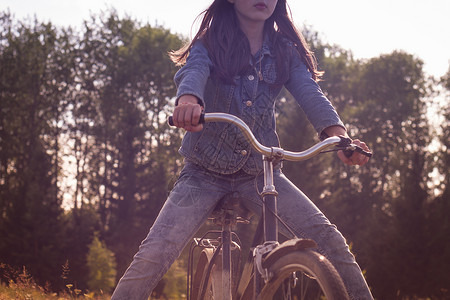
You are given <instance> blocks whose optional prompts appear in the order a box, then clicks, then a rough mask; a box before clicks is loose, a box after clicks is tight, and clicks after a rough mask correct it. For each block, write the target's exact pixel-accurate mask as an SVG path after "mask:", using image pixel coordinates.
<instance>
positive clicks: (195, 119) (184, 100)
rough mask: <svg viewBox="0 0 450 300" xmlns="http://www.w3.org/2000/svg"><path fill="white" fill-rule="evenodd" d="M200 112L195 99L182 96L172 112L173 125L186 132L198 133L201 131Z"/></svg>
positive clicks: (191, 96) (190, 96)
mask: <svg viewBox="0 0 450 300" xmlns="http://www.w3.org/2000/svg"><path fill="white" fill-rule="evenodd" d="M202 110H203V108H202V106H200V104H198V99H197V97H195V96H193V95H183V96H181V97H180V98H179V99H178V105H177V106H176V107H175V111H174V112H173V124H174V125H175V126H176V127H178V128H183V129H185V130H187V131H191V132H199V131H201V130H202V129H203V124H199V120H200V115H201V113H202Z"/></svg>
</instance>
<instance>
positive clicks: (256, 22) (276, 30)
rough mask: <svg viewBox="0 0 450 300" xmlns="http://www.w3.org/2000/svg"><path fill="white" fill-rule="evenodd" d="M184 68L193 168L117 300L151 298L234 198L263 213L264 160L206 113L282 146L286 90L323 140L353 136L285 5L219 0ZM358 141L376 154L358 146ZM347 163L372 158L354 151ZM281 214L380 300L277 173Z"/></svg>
mask: <svg viewBox="0 0 450 300" xmlns="http://www.w3.org/2000/svg"><path fill="white" fill-rule="evenodd" d="M172 57H173V60H174V61H175V62H176V63H178V64H180V65H183V67H182V68H181V69H180V70H179V71H178V72H177V74H176V76H175V83H176V84H177V87H178V91H177V100H176V107H175V111H174V115H173V121H174V124H175V125H176V126H177V127H179V128H183V129H185V130H186V131H187V132H186V134H185V137H184V139H183V142H182V145H181V148H180V154H181V155H183V156H184V158H185V166H184V168H183V170H182V172H181V174H180V177H179V179H178V181H177V183H176V184H175V187H174V188H173V190H172V192H171V193H170V195H169V197H168V199H167V201H166V203H165V204H164V207H163V208H162V209H161V212H160V214H159V216H158V218H157V219H156V221H155V223H154V224H153V226H152V228H151V229H150V232H149V234H148V236H147V237H146V238H145V239H144V241H143V242H142V244H141V246H140V248H139V251H138V252H137V253H136V255H135V256H134V259H133V262H132V263H131V264H130V266H129V268H128V269H127V271H126V272H125V274H124V276H123V277H122V278H121V280H120V282H119V284H118V286H117V287H116V290H115V291H114V294H113V297H112V299H147V298H148V296H149V295H150V293H151V291H152V289H153V288H154V287H155V285H156V284H157V283H158V281H159V280H160V279H161V278H162V276H163V275H164V274H165V273H166V272H167V270H168V269H169V267H170V265H171V264H172V263H173V262H174V261H175V259H176V258H177V257H178V256H179V255H180V253H181V251H182V250H183V248H184V247H185V245H186V244H187V243H188V241H189V240H190V239H191V238H192V236H193V235H194V234H195V232H196V231H197V230H198V229H199V227H200V226H201V225H202V224H203V223H204V222H205V220H206V219H207V217H208V216H209V214H210V213H211V212H212V210H213V209H214V207H215V206H216V204H217V202H218V201H219V200H220V199H221V198H222V197H223V196H224V195H226V194H229V193H232V192H239V194H240V196H241V198H242V199H243V205H245V206H246V207H247V208H248V209H250V210H252V211H253V212H254V213H256V214H261V202H260V198H259V195H258V193H257V192H256V191H255V189H254V181H255V176H256V177H258V178H257V180H262V179H261V178H260V177H261V176H260V171H261V168H262V160H261V155H260V154H258V153H256V152H255V151H254V150H252V148H251V147H250V145H249V144H248V143H247V142H246V141H245V139H244V137H243V136H242V135H240V134H239V133H238V131H237V129H234V128H232V127H230V126H226V125H224V124H218V123H208V124H205V125H202V124H199V117H200V114H201V112H202V111H204V112H225V113H230V114H233V115H236V116H238V117H239V118H241V119H242V120H244V121H245V123H246V124H247V125H248V126H249V127H250V129H251V130H252V132H253V134H254V135H255V137H256V138H257V139H258V140H259V141H260V143H261V144H263V145H265V146H269V147H270V146H278V145H279V141H278V137H277V134H276V131H275V114H274V106H275V100H276V98H277V95H278V94H279V92H280V91H281V89H282V87H283V86H284V87H285V88H286V89H287V90H288V91H289V92H290V93H291V94H292V95H293V97H294V98H295V99H296V101H297V102H298V104H299V106H300V107H301V108H302V109H303V110H304V112H305V113H306V115H307V117H308V119H309V121H310V122H311V123H312V125H313V126H314V128H315V129H316V131H317V132H318V134H319V135H320V136H321V137H323V136H336V135H344V136H347V132H346V129H345V127H344V125H343V123H342V121H341V120H340V118H339V116H338V114H337V113H336V110H335V109H334V107H333V106H332V105H331V103H330V101H329V100H328V99H327V98H326V97H325V96H324V95H323V93H322V91H321V90H320V88H319V86H318V84H317V81H318V80H319V78H320V76H321V72H319V71H318V70H317V66H316V62H315V59H314V56H313V53H312V52H311V51H310V50H309V49H308V46H307V45H306V43H305V41H304V38H303V37H302V35H301V34H300V33H299V32H298V31H297V30H296V29H295V27H294V25H293V23H292V20H291V19H290V17H289V15H288V9H287V3H286V0H278V1H277V0H215V1H213V3H212V4H211V5H210V7H209V8H208V9H207V10H206V11H205V12H204V16H203V20H202V23H201V26H200V29H199V31H198V33H197V34H196V36H195V37H194V39H193V40H192V42H191V43H190V44H189V45H188V46H187V47H185V48H183V49H180V50H179V51H177V52H174V53H172ZM353 143H354V144H356V145H358V146H360V147H361V148H363V149H364V150H369V149H368V147H367V146H366V145H365V144H364V143H363V142H360V141H359V140H354V141H353ZM338 156H339V158H340V159H341V160H342V161H343V162H344V163H345V164H348V165H364V164H365V163H367V161H368V158H367V157H366V156H363V155H361V154H359V153H356V152H355V153H354V154H353V155H352V156H351V157H350V158H347V157H346V156H345V155H344V154H343V153H342V152H338ZM274 181H275V185H276V186H277V190H278V193H279V194H278V214H279V216H280V217H281V218H282V219H283V221H284V222H285V223H286V224H287V225H289V226H290V227H291V228H292V229H293V230H294V231H295V233H296V234H297V236H299V237H302V238H310V239H313V240H314V241H316V243H317V244H318V250H319V252H320V253H321V254H323V255H324V256H325V257H327V258H328V259H329V260H330V261H331V263H332V264H333V265H334V267H335V268H336V270H337V271H338V272H339V274H340V275H341V277H342V279H343V281H344V284H345V285H346V288H347V291H348V293H349V295H350V297H351V298H353V299H372V296H371V294H370V291H369V288H368V286H367V284H366V282H365V280H364V277H363V275H362V272H361V270H360V268H359V266H358V264H357V263H356V261H355V258H354V256H353V255H352V254H351V253H350V251H349V248H348V245H347V244H346V241H345V239H344V237H343V236H342V234H341V233H340V232H339V231H338V230H337V229H336V227H335V226H334V225H332V224H331V223H330V222H329V221H328V219H327V218H326V217H325V216H324V215H323V213H322V212H321V211H320V210H319V209H318V208H317V207H316V206H315V205H314V204H313V202H312V201H311V200H310V199H308V198H307V197H306V196H305V195H304V194H303V193H302V192H301V191H300V190H299V189H298V188H297V187H295V186H294V185H293V184H292V183H291V182H290V181H289V180H288V179H287V178H286V177H285V176H284V175H283V173H282V171H281V167H280V166H278V168H277V169H276V170H275V172H274Z"/></svg>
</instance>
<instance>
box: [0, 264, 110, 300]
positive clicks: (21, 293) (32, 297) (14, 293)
mask: <svg viewBox="0 0 450 300" xmlns="http://www.w3.org/2000/svg"><path fill="white" fill-rule="evenodd" d="M0 270H2V273H3V274H2V275H3V276H2V277H3V279H4V280H5V282H0V300H9V299H20V300H66V299H67V300H68V299H97V300H103V299H110V298H111V296H110V295H106V294H103V293H102V292H101V291H100V292H99V293H94V292H89V291H82V290H79V289H76V288H74V286H73V285H72V284H67V285H66V289H65V290H64V291H62V292H60V293H55V292H52V291H50V289H49V287H45V286H44V287H42V286H40V285H38V284H37V283H36V282H35V281H34V280H33V278H32V276H31V275H30V274H29V273H28V272H27V270H26V269H25V268H23V269H22V270H21V271H17V270H14V269H13V268H11V267H9V266H8V265H6V264H0Z"/></svg>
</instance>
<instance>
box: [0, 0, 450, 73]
mask: <svg viewBox="0 0 450 300" xmlns="http://www.w3.org/2000/svg"><path fill="white" fill-rule="evenodd" d="M210 3H211V0H161V1H160V0H128V1H123V0H122V1H121V0H103V1H99V0H1V2H0V10H1V11H5V10H6V9H8V8H9V10H10V12H11V13H12V14H13V15H14V16H15V19H16V20H17V19H19V20H23V19H25V18H33V17H34V16H36V17H37V19H38V20H39V21H51V22H52V23H54V24H55V25H59V26H69V25H70V26H72V27H76V28H80V27H81V25H82V23H83V20H87V19H88V18H89V16H90V15H91V14H98V13H99V12H101V11H102V10H106V9H107V8H110V7H113V8H115V9H116V10H117V11H118V13H119V15H120V16H124V15H125V14H127V15H129V16H131V17H132V18H134V19H136V20H138V21H141V22H143V23H147V22H148V23H150V24H151V25H155V24H159V25H163V26H164V27H166V28H170V29H171V30H172V32H174V33H180V34H183V35H185V36H190V31H191V25H192V23H193V21H194V19H195V17H196V16H197V15H198V14H199V13H200V12H201V11H202V10H203V9H205V8H206V7H207V6H208V5H209V4H210ZM288 3H289V5H290V7H291V10H292V15H293V17H294V21H295V23H296V25H298V26H302V25H303V24H307V25H309V26H312V28H313V29H314V30H316V31H318V32H319V33H320V36H321V38H322V40H324V41H327V42H330V43H333V44H337V45H340V46H341V47H343V48H344V49H347V50H351V51H352V52H353V54H354V55H355V57H356V58H371V57H375V56H379V55H380V54H386V53H391V52H392V51H394V50H404V51H406V52H407V53H410V54H413V55H415V56H416V57H418V58H421V59H422V60H423V61H424V62H425V72H427V73H428V74H430V75H434V76H438V77H440V76H442V75H444V74H445V73H446V72H447V70H448V69H449V64H450V17H449V16H450V1H449V0H378V1H369V0H317V1H301V0H288Z"/></svg>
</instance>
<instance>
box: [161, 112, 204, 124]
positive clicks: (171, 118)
mask: <svg viewBox="0 0 450 300" xmlns="http://www.w3.org/2000/svg"><path fill="white" fill-rule="evenodd" d="M167 123H168V124H169V125H170V126H175V124H174V123H173V117H172V116H169V118H168V119H167ZM198 123H199V124H205V114H204V113H202V114H201V115H200V119H199V121H198Z"/></svg>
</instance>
